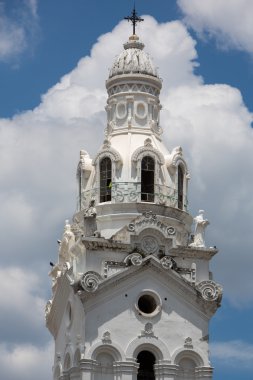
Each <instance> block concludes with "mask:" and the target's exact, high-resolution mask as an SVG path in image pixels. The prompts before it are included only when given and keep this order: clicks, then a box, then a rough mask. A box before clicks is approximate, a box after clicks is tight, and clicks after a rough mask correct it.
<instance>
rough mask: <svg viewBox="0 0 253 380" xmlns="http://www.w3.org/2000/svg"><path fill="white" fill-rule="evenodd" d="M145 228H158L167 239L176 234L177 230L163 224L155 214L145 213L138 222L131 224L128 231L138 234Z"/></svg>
mask: <svg viewBox="0 0 253 380" xmlns="http://www.w3.org/2000/svg"><path fill="white" fill-rule="evenodd" d="M143 227H156V228H158V230H160V231H161V232H162V233H163V235H165V236H166V237H167V236H173V235H175V233H176V230H175V228H174V227H172V226H168V225H167V224H165V223H162V222H161V221H160V220H159V219H158V218H157V215H156V214H154V213H153V212H152V211H147V212H144V213H143V216H142V217H141V218H138V219H137V220H136V221H134V222H131V223H129V224H128V231H130V232H135V233H137V232H138V231H140V230H141V229H142V228H143Z"/></svg>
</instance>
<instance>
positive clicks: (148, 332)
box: [139, 322, 158, 339]
mask: <svg viewBox="0 0 253 380" xmlns="http://www.w3.org/2000/svg"><path fill="white" fill-rule="evenodd" d="M141 337H149V338H155V339H158V337H157V336H155V334H154V331H153V324H152V323H151V322H148V323H146V324H145V327H144V330H141V334H140V335H139V338H141Z"/></svg>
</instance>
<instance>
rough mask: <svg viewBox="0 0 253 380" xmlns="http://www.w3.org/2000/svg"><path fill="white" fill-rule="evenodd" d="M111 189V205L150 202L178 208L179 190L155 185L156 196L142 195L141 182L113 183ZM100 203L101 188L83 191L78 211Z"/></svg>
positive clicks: (186, 203)
mask: <svg viewBox="0 0 253 380" xmlns="http://www.w3.org/2000/svg"><path fill="white" fill-rule="evenodd" d="M110 189H111V203H131V202H150V203H156V204H161V205H165V206H171V207H175V208H177V207H178V192H177V190H175V189H173V188H171V187H169V186H165V185H159V184H155V186H154V194H151V193H142V192H141V183H140V182H113V183H112V184H111V186H110ZM91 200H95V203H96V204H98V203H101V202H100V192H99V188H93V189H91V190H87V191H83V192H82V193H81V199H78V210H83V209H87V208H88V207H89V204H90V201H91ZM187 205H188V202H187V197H186V196H184V197H183V210H184V211H187Z"/></svg>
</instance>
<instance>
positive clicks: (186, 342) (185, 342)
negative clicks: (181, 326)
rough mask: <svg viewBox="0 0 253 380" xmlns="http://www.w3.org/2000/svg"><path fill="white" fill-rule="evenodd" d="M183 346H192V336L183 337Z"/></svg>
mask: <svg viewBox="0 0 253 380" xmlns="http://www.w3.org/2000/svg"><path fill="white" fill-rule="evenodd" d="M184 347H185V348H188V349H189V348H193V344H192V338H190V337H188V338H186V339H185V341H184Z"/></svg>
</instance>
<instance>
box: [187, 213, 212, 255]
mask: <svg viewBox="0 0 253 380" xmlns="http://www.w3.org/2000/svg"><path fill="white" fill-rule="evenodd" d="M203 216H204V210H199V215H197V216H196V217H195V218H194V222H195V231H194V238H193V243H191V244H190V247H199V248H201V247H205V246H206V245H205V229H206V227H207V226H208V224H209V221H208V220H207V219H204V217H203Z"/></svg>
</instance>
